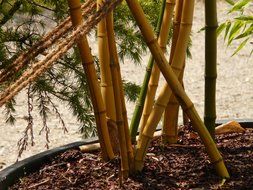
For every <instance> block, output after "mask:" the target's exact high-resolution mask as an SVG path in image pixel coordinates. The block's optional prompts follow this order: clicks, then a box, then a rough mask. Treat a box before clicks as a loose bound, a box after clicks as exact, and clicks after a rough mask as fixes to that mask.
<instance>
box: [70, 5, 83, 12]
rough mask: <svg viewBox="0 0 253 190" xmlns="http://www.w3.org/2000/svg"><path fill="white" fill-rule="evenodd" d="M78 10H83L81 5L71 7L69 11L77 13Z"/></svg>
mask: <svg viewBox="0 0 253 190" xmlns="http://www.w3.org/2000/svg"><path fill="white" fill-rule="evenodd" d="M78 9H81V5H79V6H71V7H69V10H70V11H75V10H78Z"/></svg>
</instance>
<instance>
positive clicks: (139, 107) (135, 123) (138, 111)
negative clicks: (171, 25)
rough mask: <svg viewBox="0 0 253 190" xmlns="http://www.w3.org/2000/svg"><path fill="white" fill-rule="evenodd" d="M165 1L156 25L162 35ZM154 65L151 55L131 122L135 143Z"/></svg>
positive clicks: (133, 141)
mask: <svg viewBox="0 0 253 190" xmlns="http://www.w3.org/2000/svg"><path fill="white" fill-rule="evenodd" d="M165 3H166V0H163V2H162V7H161V9H160V14H159V18H158V22H157V26H156V34H157V36H159V35H160V30H161V25H162V21H163V17H164V9H165ZM153 65H154V58H153V56H152V55H151V56H150V58H149V61H148V64H147V69H146V73H145V76H144V80H143V82H142V88H141V91H140V94H139V97H138V100H137V103H136V106H135V109H134V113H133V117H132V120H131V124H130V133H131V139H132V143H133V144H134V143H135V142H136V135H137V132H138V128H139V123H140V119H141V116H142V112H143V106H144V103H145V99H146V96H147V90H148V83H149V80H150V76H151V71H152V69H153Z"/></svg>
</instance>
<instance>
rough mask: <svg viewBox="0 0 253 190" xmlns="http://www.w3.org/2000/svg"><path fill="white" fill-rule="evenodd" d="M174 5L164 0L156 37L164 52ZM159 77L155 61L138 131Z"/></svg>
mask: <svg viewBox="0 0 253 190" xmlns="http://www.w3.org/2000/svg"><path fill="white" fill-rule="evenodd" d="M174 6H175V0H166V5H165V10H164V15H163V20H162V25H161V30H160V35H159V38H158V43H159V45H160V47H161V49H162V50H163V51H164V52H165V51H166V45H167V42H168V36H169V31H170V26H171V21H172V17H173V10H174ZM159 77H160V70H159V68H158V66H157V64H156V63H155V64H154V66H153V69H152V73H151V77H150V81H149V84H148V91H147V95H146V100H145V104H144V108H143V115H142V119H141V123H140V131H143V129H144V127H145V125H146V122H147V119H148V117H149V115H150V112H151V110H152V107H153V104H154V99H155V94H156V90H157V87H158V82H159Z"/></svg>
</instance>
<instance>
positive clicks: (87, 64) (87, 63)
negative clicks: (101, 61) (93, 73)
mask: <svg viewBox="0 0 253 190" xmlns="http://www.w3.org/2000/svg"><path fill="white" fill-rule="evenodd" d="M93 63H94V61H89V62H85V64H84V66H85V67H87V66H89V65H92V64H93Z"/></svg>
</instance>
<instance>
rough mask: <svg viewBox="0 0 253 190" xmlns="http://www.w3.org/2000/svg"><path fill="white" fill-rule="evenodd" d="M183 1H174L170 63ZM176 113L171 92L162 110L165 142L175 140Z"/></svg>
mask: <svg viewBox="0 0 253 190" xmlns="http://www.w3.org/2000/svg"><path fill="white" fill-rule="evenodd" d="M183 2H184V0H177V2H176V8H175V16H174V22H173V37H172V44H171V52H170V61H169V63H170V64H171V63H172V60H173V57H174V53H175V48H176V44H177V40H178V35H179V30H180V22H181V16H182V9H183ZM182 80H183V72H181V74H180V76H179V81H180V82H181V83H182ZM178 113H179V104H178V101H177V99H176V97H175V96H174V95H173V94H172V95H171V97H170V100H169V103H168V105H167V107H166V109H165V112H164V120H163V128H162V134H163V135H162V137H163V142H165V143H170V144H174V143H176V142H177V124H178Z"/></svg>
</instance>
